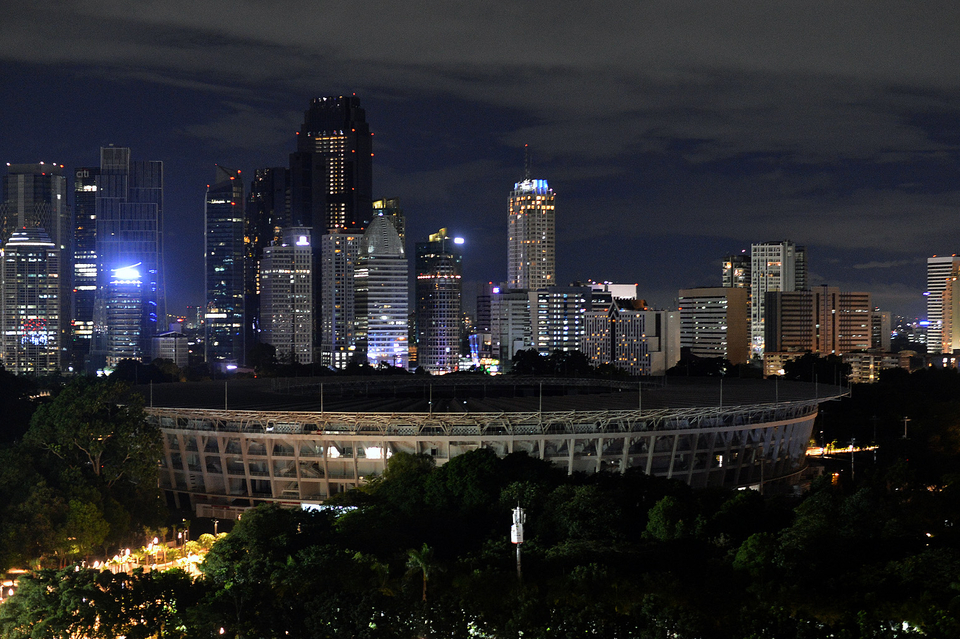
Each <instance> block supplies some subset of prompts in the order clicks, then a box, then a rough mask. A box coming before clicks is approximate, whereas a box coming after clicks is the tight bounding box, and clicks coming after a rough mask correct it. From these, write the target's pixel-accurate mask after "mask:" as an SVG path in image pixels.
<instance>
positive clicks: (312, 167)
mask: <svg viewBox="0 0 960 639" xmlns="http://www.w3.org/2000/svg"><path fill="white" fill-rule="evenodd" d="M290 177H291V188H292V191H291V201H292V207H293V217H294V223H296V224H299V225H302V226H312V227H313V228H314V231H315V232H316V233H317V234H323V233H325V232H336V231H350V232H354V233H356V232H362V231H363V229H365V228H366V226H367V224H368V223H369V222H370V214H371V200H372V199H373V197H372V192H373V145H372V140H371V133H370V127H369V125H368V124H367V122H366V114H365V113H364V110H363V109H362V108H361V107H360V99H359V98H357V97H356V96H339V97H322V98H314V99H313V100H312V101H311V102H310V108H308V109H307V110H306V112H305V113H304V115H303V125H302V126H301V127H300V132H299V133H298V134H297V151H296V152H295V153H293V154H291V156H290Z"/></svg>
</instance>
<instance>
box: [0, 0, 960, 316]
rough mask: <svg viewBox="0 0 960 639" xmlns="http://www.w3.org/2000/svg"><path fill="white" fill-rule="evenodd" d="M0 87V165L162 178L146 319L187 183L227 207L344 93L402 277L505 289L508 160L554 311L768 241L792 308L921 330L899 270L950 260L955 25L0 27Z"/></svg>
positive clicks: (751, 5) (733, 9)
mask: <svg viewBox="0 0 960 639" xmlns="http://www.w3.org/2000/svg"><path fill="white" fill-rule="evenodd" d="M321 7H322V8H321ZM414 7H416V8H414ZM0 82H2V87H3V91H2V92H0V122H2V126H0V161H2V162H11V163H21V162H24V163H26V162H38V161H41V160H42V161H45V162H58V163H62V164H65V165H66V166H67V168H68V169H70V168H73V167H76V166H95V165H97V164H98V163H99V151H98V149H99V147H100V146H105V145H107V144H111V143H112V144H116V145H118V146H129V147H131V148H132V150H133V156H134V158H135V159H139V160H156V159H159V160H163V162H164V169H165V174H166V175H165V181H166V211H165V228H166V247H165V249H166V256H165V261H166V268H167V288H168V290H167V297H168V300H169V304H168V306H169V308H170V310H171V311H178V312H182V311H183V309H184V307H185V306H186V305H187V304H200V303H201V302H202V301H203V278H202V264H203V197H204V191H205V188H206V185H207V184H208V183H209V182H211V181H212V180H213V177H214V164H215V163H220V164H223V165H224V166H228V167H232V168H239V169H241V170H242V171H243V174H244V176H246V177H245V178H244V182H245V183H246V188H249V180H250V178H252V173H253V170H254V169H256V168H259V167H265V166H285V165H287V163H288V154H289V153H290V152H292V151H293V150H294V149H295V139H294V138H295V135H294V134H295V131H297V130H298V129H299V126H300V122H301V120H302V117H303V111H304V110H305V109H306V108H307V106H308V103H309V100H310V99H311V98H312V97H315V96H322V95H342V94H348V93H356V94H357V95H358V96H359V97H360V100H361V104H362V105H363V107H364V108H365V109H366V113H367V120H368V122H369V123H370V126H371V129H372V130H373V131H374V133H375V137H374V152H375V158H374V197H400V199H401V203H402V206H403V208H404V210H405V212H406V214H407V220H408V222H407V223H408V250H412V248H413V241H416V240H419V239H424V238H423V236H425V235H426V234H427V233H430V232H435V231H436V230H437V229H438V228H440V227H441V226H446V227H449V228H450V230H451V232H452V233H453V234H456V235H462V236H463V237H465V238H466V242H467V243H466V245H465V249H466V259H465V264H464V276H465V278H466V279H467V280H470V281H474V282H476V281H488V280H492V281H500V280H502V279H504V278H505V276H506V226H507V209H506V206H507V196H508V193H509V191H510V189H511V188H512V186H513V183H514V182H516V181H518V180H519V179H521V178H522V177H523V156H524V153H523V145H524V144H525V143H529V144H530V147H531V149H532V159H533V177H535V178H545V179H547V180H549V182H550V185H551V186H552V187H553V188H554V190H555V191H556V192H557V220H558V222H557V225H558V253H557V268H558V279H559V281H560V282H561V283H566V282H568V281H572V280H575V279H580V280H583V279H588V278H591V279H595V280H611V281H615V282H631V283H632V282H637V283H638V284H639V285H640V293H641V297H645V298H646V299H647V300H648V301H650V302H651V303H653V304H655V305H658V306H661V307H667V306H672V305H673V303H674V298H675V297H676V294H677V289H678V288H681V287H691V286H705V285H719V283H720V266H719V263H720V258H721V257H722V256H723V255H725V254H727V253H731V252H735V251H740V250H741V249H749V246H750V243H751V242H758V241H770V240H780V239H791V240H794V241H796V242H797V243H800V244H804V245H806V246H807V250H808V256H809V257H808V259H809V265H810V275H811V282H812V283H813V284H830V285H837V286H840V287H841V288H843V289H846V290H865V291H870V292H871V293H873V294H874V303H875V304H878V305H880V306H881V307H882V308H884V310H889V311H892V312H894V313H901V314H909V315H921V314H922V313H923V312H924V311H923V308H924V305H923V297H922V292H923V290H924V288H925V264H926V258H927V257H928V256H929V255H933V254H950V253H955V252H960V216H958V212H960V162H958V160H960V157H958V156H960V154H958V147H960V3H957V2H940V1H927V2H902V1H898V2H885V1H880V0H870V1H869V2H866V1H864V2H855V1H854V2H845V3H835V2H827V1H822V0H808V1H803V2H799V1H797V2H793V1H785V0H777V1H774V2H763V1H756V0H750V1H742V2H740V1H724V2H704V1H702V0H697V1H684V0H669V1H666V2H660V1H644V2H604V1H595V2H564V1H553V2H512V3H504V2H468V3H461V2H423V1H421V2H418V3H415V4H412V3H395V4H391V5H386V4H382V3H376V2H350V3H346V2H344V3H312V2H290V1H287V2H285V1H274V2H269V3H267V2H262V1H253V0H250V1H238V0H234V1H231V2H203V1H201V2H197V1H196V0H194V1H191V2H185V1H183V2H181V1H174V0H156V1H152V2H151V1H138V2H129V0H124V1H119V0H99V1H97V2H69V1H63V2H54V1H46V0H40V1H36V2H13V1H12V0H11V1H7V2H4V3H3V10H2V12H0Z"/></svg>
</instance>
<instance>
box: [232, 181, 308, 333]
mask: <svg viewBox="0 0 960 639" xmlns="http://www.w3.org/2000/svg"><path fill="white" fill-rule="evenodd" d="M292 226H293V222H292V220H291V219H290V169H287V168H284V167H271V168H266V169H257V170H256V171H255V172H254V176H253V181H252V182H251V184H250V195H249V197H248V200H247V206H246V210H245V217H244V226H243V233H244V256H243V264H244V266H243V269H244V276H243V282H244V283H243V286H244V319H245V329H244V343H245V344H246V347H247V349H249V348H251V347H252V346H253V345H254V344H255V343H256V342H257V340H258V339H259V333H260V330H261V320H260V260H261V259H263V253H264V249H265V248H266V247H268V246H270V245H271V244H274V243H275V244H282V242H283V237H282V229H285V228H290V227H292ZM311 281H312V279H311ZM311 299H312V296H311ZM311 317H312V314H311ZM313 331H314V329H313V327H311V329H310V333H311V335H312V334H313ZM311 339H312V337H311Z"/></svg>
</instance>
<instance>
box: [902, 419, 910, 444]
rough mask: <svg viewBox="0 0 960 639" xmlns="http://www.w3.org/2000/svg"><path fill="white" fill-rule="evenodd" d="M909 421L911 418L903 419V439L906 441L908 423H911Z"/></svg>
mask: <svg viewBox="0 0 960 639" xmlns="http://www.w3.org/2000/svg"><path fill="white" fill-rule="evenodd" d="M909 421H910V418H909V417H904V418H903V438H904V439H906V438H907V422H909Z"/></svg>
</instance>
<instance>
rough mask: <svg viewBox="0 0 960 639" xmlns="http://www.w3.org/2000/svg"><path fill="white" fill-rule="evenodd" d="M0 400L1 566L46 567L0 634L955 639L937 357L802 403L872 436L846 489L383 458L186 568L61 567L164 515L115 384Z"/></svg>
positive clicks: (959, 428)
mask: <svg viewBox="0 0 960 639" xmlns="http://www.w3.org/2000/svg"><path fill="white" fill-rule="evenodd" d="M807 364H810V366H811V369H812V370H813V373H812V374H817V373H818V370H817V369H816V367H817V366H822V365H823V364H827V365H829V362H827V363H823V362H804V363H803V366H801V367H800V369H799V371H798V373H797V374H798V375H806V371H807ZM829 375H830V372H829V371H827V370H824V371H823V376H829ZM5 392H8V393H9V396H10V397H12V398H13V400H14V402H13V403H11V404H7V406H10V407H11V408H10V409H9V410H8V411H7V412H8V416H11V417H17V419H23V416H24V415H27V416H28V418H29V415H31V413H32V418H29V425H28V426H25V427H23V428H22V429H20V427H19V426H18V429H20V430H21V431H22V432H19V434H18V435H17V436H16V437H14V438H13V439H16V442H15V443H14V444H10V445H8V446H7V447H6V448H4V449H3V450H2V451H0V455H2V460H0V535H2V540H0V559H2V560H3V561H4V563H5V565H26V564H34V565H35V564H36V563H37V562H39V563H40V564H42V565H45V566H49V568H46V569H44V570H40V571H37V572H35V573H33V574H32V575H30V576H24V577H22V578H21V579H20V587H19V590H18V591H17V593H16V595H14V596H13V597H12V598H10V599H9V600H8V601H7V602H6V603H4V604H3V605H2V606H0V636H3V637H12V638H21V637H36V638H39V637H61V636H64V637H65V636H87V637H116V636H121V635H122V636H126V637H153V636H157V637H159V636H163V637H194V636H196V637H200V636H204V637H209V636H220V629H221V628H223V635H224V636H230V637H241V636H242V637H371V638H373V637H426V636H429V637H468V636H473V637H477V636H481V637H482V636H487V637H494V636H495V637H518V636H521V635H520V633H521V632H522V633H523V634H522V636H523V637H580V636H583V635H587V634H592V635H595V636H603V637H651V638H652V637H680V638H686V637H719V638H727V637H730V638H735V637H736V638H740V637H772V638H781V637H810V638H820V637H849V638H851V639H853V638H857V637H864V638H865V637H908V636H932V637H955V636H960V530H958V528H957V520H958V519H960V493H958V483H957V478H958V477H960V374H958V373H957V372H956V371H949V370H948V371H944V370H934V369H926V370H923V371H918V372H916V373H913V374H907V373H905V372H902V371H890V372H885V373H884V374H883V375H882V377H881V380H880V383H878V384H874V385H869V386H857V387H855V388H854V390H853V397H851V398H846V399H844V400H843V401H841V402H832V403H829V404H826V405H825V406H824V407H823V412H822V415H821V418H819V421H818V424H817V430H820V429H823V430H825V438H826V440H827V441H832V440H837V441H840V442H846V441H849V439H850V438H853V437H856V439H857V441H858V442H861V443H869V442H870V441H871V440H876V441H879V442H880V444H881V446H880V450H879V451H878V455H877V461H876V463H873V462H872V458H873V454H872V453H861V454H858V456H857V462H856V463H857V472H856V482H854V481H853V478H852V477H851V475H852V473H850V472H847V471H846V470H843V471H842V472H841V474H840V477H839V481H836V482H831V481H829V478H828V477H824V478H821V479H819V480H816V481H814V482H813V485H812V487H811V489H810V491H809V492H807V493H806V494H804V495H802V496H799V497H788V496H769V495H768V496H761V495H760V494H759V493H757V492H755V491H742V492H728V491H720V490H707V491H692V490H690V489H689V488H688V487H686V486H685V485H684V484H681V483H678V482H674V481H668V480H663V479H657V478H652V477H648V476H645V475H643V474H642V473H640V472H638V471H633V470H631V471H629V472H627V473H626V474H624V475H618V474H617V475H608V474H600V475H593V476H579V475H575V476H569V477H568V476H566V475H565V474H563V473H562V472H560V471H558V470H557V469H555V468H553V467H551V466H549V465H548V464H546V463H545V462H542V461H540V460H537V459H533V458H530V457H527V456H526V455H523V454H514V455H509V456H507V457H505V458H503V459H500V458H498V457H496V456H495V455H494V454H493V453H492V452H490V451H486V450H480V451H476V452H473V453H470V454H467V455H464V456H461V457H457V458H454V459H452V460H450V461H449V462H448V463H446V464H445V465H443V466H441V467H439V468H436V467H434V464H433V461H432V459H431V458H428V457H418V456H411V455H406V454H396V455H394V456H393V457H392V458H391V459H390V461H389V464H388V468H387V471H386V472H385V473H384V474H383V476H378V477H373V478H367V479H368V481H367V483H366V484H365V485H364V486H363V487H362V488H361V489H359V490H356V491H352V492H349V493H345V494H343V495H341V496H338V497H337V498H335V499H334V500H332V502H334V503H335V504H336V505H339V506H353V507H355V508H356V509H355V510H349V511H325V512H319V513H308V512H303V511H299V510H283V509H279V508H264V507H261V508H260V509H257V510H254V511H251V512H249V513H247V514H245V515H244V517H243V519H242V521H240V522H239V523H238V524H237V526H236V527H235V529H234V531H233V532H232V533H231V534H230V535H229V536H227V537H226V538H225V539H222V540H220V541H218V542H217V543H216V545H215V546H214V548H213V550H212V551H211V552H210V554H209V555H208V556H207V559H206V561H205V563H204V564H203V565H202V576H201V577H200V578H198V579H195V580H193V579H190V578H189V577H187V576H186V575H185V574H183V573H180V572H176V571H174V572H172V573H160V572H156V573H139V572H138V573H134V574H132V575H124V574H122V573H121V574H118V575H114V574H112V573H110V572H109V571H107V572H98V571H91V570H85V569H79V570H78V569H75V568H74V567H73V566H72V565H67V564H68V563H69V562H71V561H78V560H80V559H81V558H83V557H84V556H85V555H86V553H90V552H95V551H96V552H100V553H102V552H103V551H104V550H106V552H107V553H108V554H112V553H113V552H114V550H113V549H115V548H117V547H122V546H123V544H124V543H126V540H127V539H130V538H132V537H136V535H138V534H141V535H142V530H143V527H144V526H147V525H151V523H152V522H156V521H157V520H158V519H162V514H163V513H162V507H161V504H160V501H159V495H158V492H159V491H157V490H156V476H155V472H156V466H155V464H154V463H153V460H155V459H156V455H157V454H158V448H157V447H158V446H159V441H160V440H159V433H158V432H156V431H155V429H150V428H147V427H145V426H144V422H143V419H142V412H141V411H140V409H139V407H138V405H137V404H136V402H135V401H134V402H130V401H129V400H126V399H125V400H124V401H125V404H124V406H123V407H118V406H117V401H118V399H119V398H120V397H121V396H122V394H123V392H124V389H123V388H122V387H121V386H118V385H116V383H115V382H114V383H111V382H109V381H108V382H103V381H94V380H78V381H76V382H73V383H71V384H70V385H68V386H66V387H65V388H64V389H62V390H59V392H55V393H54V395H53V396H52V397H42V398H39V399H38V398H36V397H35V394H36V393H35V389H30V388H27V387H25V386H24V387H20V386H18V387H14V386H9V387H7V388H6V389H5ZM121 408H122V410H121ZM904 418H906V419H907V420H909V421H907V422H906V427H907V433H906V434H907V437H906V438H904V424H905V422H904ZM18 423H19V422H18ZM817 435H818V433H815V436H817ZM7 437H8V439H10V437H9V433H8V436H7ZM98 446H99V448H97V447H98ZM94 454H97V455H99V457H96V459H97V460H98V461H96V462H95V461H94V458H93V457H91V455H94ZM848 459H849V458H848ZM145 460H147V461H146V463H145ZM850 466H852V464H851V465H850ZM845 468H846V467H845ZM518 504H519V505H521V506H522V507H523V508H524V509H525V510H526V513H527V526H526V540H525V543H524V544H523V546H522V550H523V555H522V568H523V572H522V578H518V575H517V565H516V553H515V547H514V546H513V545H512V544H510V542H509V526H510V521H511V519H510V513H511V510H512V509H513V508H514V507H515V506H517V505H518ZM64 565H66V566H67V567H66V568H62V569H60V568H58V566H64Z"/></svg>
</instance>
